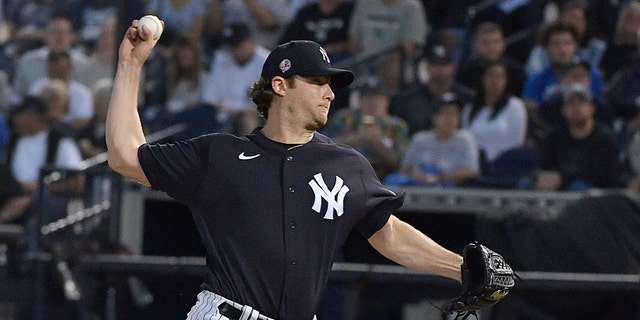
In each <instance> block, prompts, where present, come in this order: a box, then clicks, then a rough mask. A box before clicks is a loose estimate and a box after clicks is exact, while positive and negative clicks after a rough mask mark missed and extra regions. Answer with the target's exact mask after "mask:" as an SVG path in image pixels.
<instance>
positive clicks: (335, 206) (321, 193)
mask: <svg viewBox="0 0 640 320" xmlns="http://www.w3.org/2000/svg"><path fill="white" fill-rule="evenodd" d="M309 185H310V186H311V189H312V190H313V193H314V195H315V200H314V201H313V207H311V209H313V211H315V212H317V213H321V212H320V210H322V199H324V200H326V201H327V211H326V213H325V215H324V218H325V219H327V220H333V212H334V211H335V213H336V215H338V217H339V216H341V215H342V213H344V196H345V195H346V194H347V192H349V187H347V186H345V185H344V184H343V181H342V178H340V177H338V176H336V184H335V185H334V186H333V189H331V190H329V188H328V187H327V184H326V183H325V182H324V179H323V178H322V174H321V173H318V174H316V175H314V176H313V179H311V181H309Z"/></svg>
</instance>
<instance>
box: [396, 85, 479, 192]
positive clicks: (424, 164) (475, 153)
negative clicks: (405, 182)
mask: <svg viewBox="0 0 640 320" xmlns="http://www.w3.org/2000/svg"><path fill="white" fill-rule="evenodd" d="M461 109H462V105H461V104H460V101H458V100H457V97H456V96H455V94H453V93H445V94H444V95H443V96H442V98H441V99H440V101H439V103H438V105H437V106H436V110H434V113H433V125H434V127H433V130H428V131H420V132H417V133H415V134H414V135H413V136H412V137H411V142H410V144H409V147H408V148H407V152H406V153H405V154H404V157H403V160H402V166H401V169H400V173H402V174H404V175H406V176H408V177H410V178H411V179H412V180H413V181H416V182H417V184H419V185H428V186H460V185H464V184H465V183H466V182H469V181H471V180H473V179H475V178H476V177H477V176H478V175H479V173H480V158H479V150H478V145H477V143H476V140H475V138H474V137H473V135H472V134H471V133H470V132H469V131H467V130H462V129H460V116H461V113H460V112H461Z"/></svg>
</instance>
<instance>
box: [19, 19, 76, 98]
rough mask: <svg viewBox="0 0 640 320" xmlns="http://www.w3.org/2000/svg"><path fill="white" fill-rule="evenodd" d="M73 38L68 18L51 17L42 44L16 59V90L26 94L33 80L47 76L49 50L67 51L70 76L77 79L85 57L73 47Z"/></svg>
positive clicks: (73, 34)
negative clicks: (70, 69)
mask: <svg viewBox="0 0 640 320" xmlns="http://www.w3.org/2000/svg"><path fill="white" fill-rule="evenodd" d="M75 40H76V38H75V32H74V30H73V28H72V26H71V22H70V21H69V19H68V18H65V17H61V16H55V17H52V18H51V19H50V20H49V21H48V23H47V27H46V29H45V31H44V45H43V46H42V47H40V48H38V49H34V50H31V51H28V52H26V53H25V54H24V55H23V56H22V57H20V58H19V60H18V61H17V64H16V70H15V76H14V89H15V90H16V92H17V93H18V94H19V95H21V96H25V95H28V94H29V89H30V88H31V86H32V85H33V83H34V82H35V81H37V80H39V79H42V78H46V77H47V76H48V74H47V72H48V71H47V58H48V57H49V52H50V51H55V52H60V51H68V52H69V55H70V57H71V61H72V63H71V65H72V66H73V70H72V73H71V77H72V78H73V79H78V78H79V74H80V72H81V71H83V69H82V66H83V65H84V64H85V63H86V62H87V57H86V55H85V54H84V52H83V50H81V49H79V48H74V44H75Z"/></svg>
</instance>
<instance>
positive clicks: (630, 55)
mask: <svg viewBox="0 0 640 320" xmlns="http://www.w3.org/2000/svg"><path fill="white" fill-rule="evenodd" d="M639 55H640V1H637V0H634V1H629V2H628V3H627V4H626V5H625V6H624V7H623V9H622V10H621V12H620V15H619V16H618V21H617V23H616V29H615V32H614V34H613V36H612V37H611V39H609V44H608V46H607V50H606V51H605V53H604V57H603V58H602V61H601V63H600V69H601V70H602V73H603V75H604V77H605V79H606V80H607V81H608V80H609V79H611V77H612V76H613V75H614V74H615V73H616V72H618V71H620V70H625V69H626V68H627V66H629V65H630V64H632V63H634V62H635V60H636V59H637V58H638V56H639Z"/></svg>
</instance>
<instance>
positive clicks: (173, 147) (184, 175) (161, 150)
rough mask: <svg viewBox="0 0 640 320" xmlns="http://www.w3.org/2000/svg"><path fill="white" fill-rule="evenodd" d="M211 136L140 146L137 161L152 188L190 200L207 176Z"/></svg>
mask: <svg viewBox="0 0 640 320" xmlns="http://www.w3.org/2000/svg"><path fill="white" fill-rule="evenodd" d="M210 137H211V136H210V135H209V136H203V137H198V138H194V139H190V140H185V141H180V142H176V143H168V144H143V145H142V146H140V148H139V149H138V159H139V161H140V165H141V166H142V169H143V170H144V173H145V175H146V176H147V179H148V180H149V182H150V184H151V187H152V188H153V189H155V190H160V191H164V192H166V193H167V194H168V195H169V196H171V197H173V198H174V199H176V200H178V201H181V202H186V201H188V199H189V197H190V196H193V195H194V194H195V192H194V191H195V190H197V189H198V188H199V186H200V185H201V184H202V181H203V179H204V177H205V176H206V159H207V155H208V152H209V145H210V143H211V142H212V141H211V139H210Z"/></svg>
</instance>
